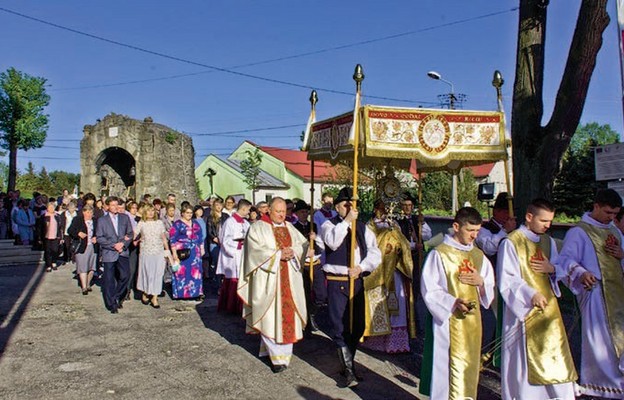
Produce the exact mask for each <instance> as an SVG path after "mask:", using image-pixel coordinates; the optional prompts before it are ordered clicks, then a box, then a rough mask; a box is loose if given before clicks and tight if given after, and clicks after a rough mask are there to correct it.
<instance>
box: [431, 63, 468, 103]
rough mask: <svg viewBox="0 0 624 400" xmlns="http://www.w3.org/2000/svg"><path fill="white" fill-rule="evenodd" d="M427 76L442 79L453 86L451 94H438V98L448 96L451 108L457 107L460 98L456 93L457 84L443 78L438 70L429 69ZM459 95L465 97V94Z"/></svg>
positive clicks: (437, 79)
mask: <svg viewBox="0 0 624 400" xmlns="http://www.w3.org/2000/svg"><path fill="white" fill-rule="evenodd" d="M427 76H428V77H429V78H431V79H433V80H436V81H442V82H444V83H446V84H447V85H449V86H450V87H451V91H450V92H449V94H447V95H440V96H438V98H444V97H448V104H449V108H450V109H451V110H454V109H455V102H456V101H457V100H458V96H456V95H455V86H454V85H453V82H451V81H447V80H446V79H444V78H442V74H440V73H439V72H436V71H429V72H427ZM459 97H460V98H463V97H464V95H462V94H460V95H459Z"/></svg>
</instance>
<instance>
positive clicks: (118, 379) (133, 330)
mask: <svg viewBox="0 0 624 400" xmlns="http://www.w3.org/2000/svg"><path fill="white" fill-rule="evenodd" d="M72 269H73V268H72V267H71V266H64V267H61V268H60V270H59V271H57V272H52V273H45V272H42V271H43V268H42V267H40V266H39V267H37V266H33V265H30V266H28V265H26V266H16V267H0V324H1V325H0V398H1V399H41V398H45V399H95V398H97V399H130V398H133V399H134V398H151V399H168V400H169V399H191V398H193V399H198V398H206V399H270V398H280V399H321V400H322V399H371V400H372V399H409V398H422V397H418V395H417V391H418V389H417V387H418V378H417V376H418V373H419V371H418V370H419V368H420V366H419V364H420V362H419V360H420V356H419V355H418V354H402V355H385V354H379V353H369V354H367V353H364V352H358V355H357V362H358V364H359V365H360V366H361V367H360V370H361V371H362V372H363V375H364V377H365V381H364V382H362V383H361V384H360V385H359V387H358V388H356V389H353V390H351V389H343V388H339V387H338V386H337V380H339V379H340V376H339V374H338V371H339V366H338V360H337V356H336V353H335V349H334V347H333V345H332V343H331V341H330V340H329V339H328V338H327V337H326V336H325V335H323V334H319V335H314V337H313V338H310V339H306V340H304V341H303V342H301V343H298V344H296V345H295V357H294V359H293V361H292V363H291V367H290V368H289V369H288V370H287V371H285V372H283V373H281V374H273V373H272V372H271V370H270V368H269V366H268V364H267V361H265V360H260V359H258V357H257V351H258V347H259V339H258V337H257V336H251V335H246V334H245V333H244V324H243V322H242V320H241V319H240V318H238V317H235V316H224V315H220V314H217V313H216V301H215V298H214V295H213V296H209V298H208V299H207V300H206V301H204V302H203V303H200V304H197V303H189V302H180V301H172V300H170V299H169V298H168V297H166V298H163V299H161V304H162V308H161V309H160V310H156V309H153V308H151V307H149V306H144V305H142V304H141V303H140V302H139V301H131V302H130V304H128V303H126V304H125V305H124V308H123V310H120V313H119V314H116V315H113V314H110V313H109V312H107V311H106V310H105V309H104V306H103V303H102V297H101V294H100V290H99V288H95V290H94V292H92V293H91V294H89V295H88V296H82V295H81V293H80V290H79V288H78V286H77V283H76V281H75V280H73V279H72ZM419 345H420V344H419V343H415V346H416V347H417V346H419ZM495 397H496V396H494V395H491V396H490V395H487V396H484V397H482V398H485V399H487V398H495Z"/></svg>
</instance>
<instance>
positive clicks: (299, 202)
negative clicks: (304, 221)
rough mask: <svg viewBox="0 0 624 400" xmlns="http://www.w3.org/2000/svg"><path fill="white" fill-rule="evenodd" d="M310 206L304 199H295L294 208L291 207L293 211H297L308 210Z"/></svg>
mask: <svg viewBox="0 0 624 400" xmlns="http://www.w3.org/2000/svg"><path fill="white" fill-rule="evenodd" d="M310 208H312V207H310V206H309V205H308V203H306V202H305V201H304V200H297V202H296V203H295V208H294V209H293V212H297V211H301V210H309V209H310Z"/></svg>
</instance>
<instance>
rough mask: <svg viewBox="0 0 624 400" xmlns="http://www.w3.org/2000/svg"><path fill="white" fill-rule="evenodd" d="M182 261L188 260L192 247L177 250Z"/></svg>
mask: <svg viewBox="0 0 624 400" xmlns="http://www.w3.org/2000/svg"><path fill="white" fill-rule="evenodd" d="M177 253H178V259H179V260H180V261H184V260H187V259H188V258H189V257H190V256H191V249H181V250H178V251H177Z"/></svg>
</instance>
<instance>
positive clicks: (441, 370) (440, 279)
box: [420, 235, 494, 400]
mask: <svg viewBox="0 0 624 400" xmlns="http://www.w3.org/2000/svg"><path fill="white" fill-rule="evenodd" d="M443 243H446V244H447V245H449V246H452V247H454V248H456V249H458V250H461V251H470V250H472V248H473V245H472V244H470V245H462V244H460V243H459V242H457V241H456V240H455V239H453V238H452V237H451V236H449V235H445V236H444V242H443ZM422 272H423V273H422V278H421V281H420V290H421V293H422V296H423V300H424V301H425V304H426V305H427V308H428V309H429V312H430V313H431V317H432V320H433V337H434V341H433V365H432V368H433V370H432V371H431V394H430V398H431V399H432V400H441V399H448V396H449V390H448V389H449V379H450V378H449V366H450V361H449V349H450V330H449V329H450V318H451V316H452V315H453V312H454V311H455V300H456V298H455V297H453V296H452V295H451V294H450V293H449V292H448V284H447V281H446V272H445V270H444V264H443V263H442V259H441V258H440V254H439V253H438V251H437V250H435V249H434V250H433V251H431V253H429V255H428V256H427V259H426V260H425V264H424V265H423V269H422ZM480 274H481V276H482V277H483V286H484V291H483V293H481V292H479V300H480V302H481V306H483V307H485V308H488V307H489V306H490V304H491V303H492V299H493V298H494V271H493V270H492V264H491V263H490V261H489V260H488V259H487V257H485V256H484V257H483V263H482V265H481V272H480ZM475 290H477V288H475ZM477 362H479V360H477Z"/></svg>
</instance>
